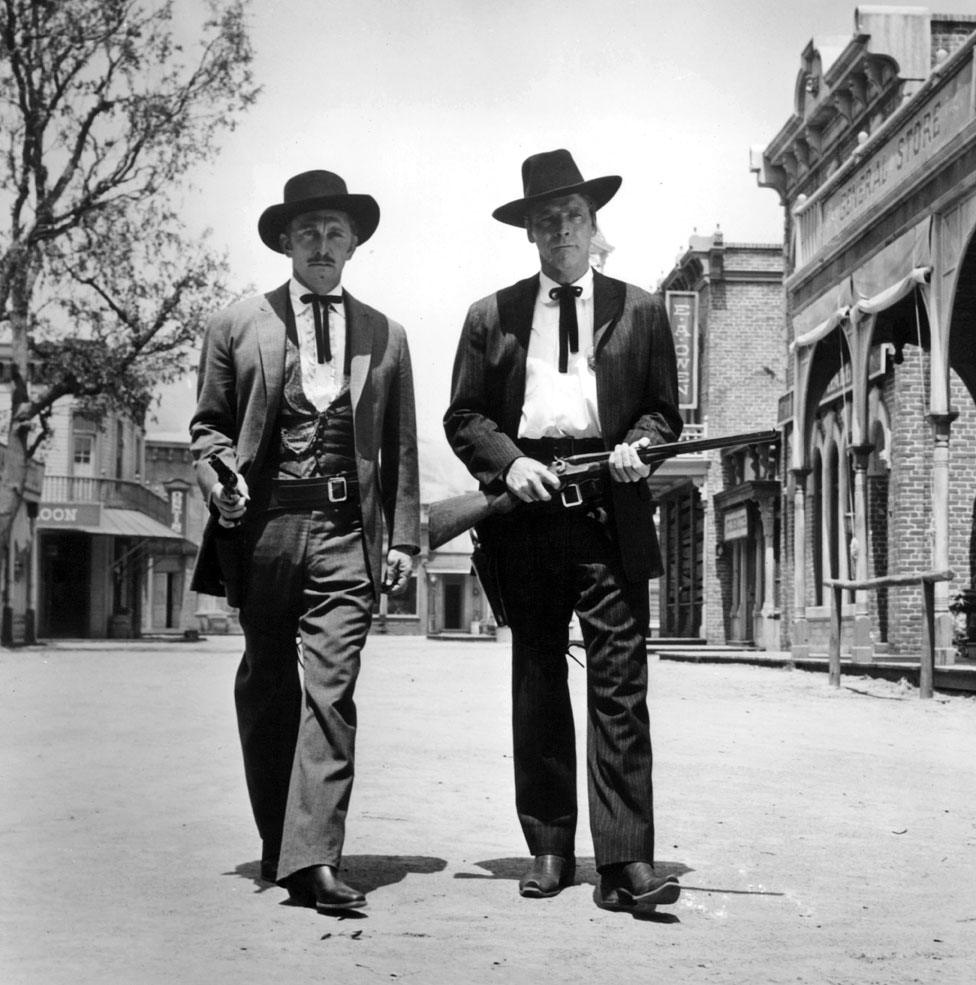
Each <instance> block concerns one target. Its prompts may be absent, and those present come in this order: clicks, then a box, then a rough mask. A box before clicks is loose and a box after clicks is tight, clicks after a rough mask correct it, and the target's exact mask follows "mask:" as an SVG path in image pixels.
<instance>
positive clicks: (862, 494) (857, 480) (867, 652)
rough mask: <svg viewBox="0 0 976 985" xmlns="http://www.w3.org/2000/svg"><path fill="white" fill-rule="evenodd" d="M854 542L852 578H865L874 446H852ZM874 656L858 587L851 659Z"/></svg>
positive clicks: (864, 660) (863, 599)
mask: <svg viewBox="0 0 976 985" xmlns="http://www.w3.org/2000/svg"><path fill="white" fill-rule="evenodd" d="M851 451H852V452H853V456H854V530H853V533H854V542H853V544H851V554H852V555H853V557H852V558H851V562H852V563H851V567H852V569H853V572H852V577H853V580H854V581H865V580H866V579H867V578H868V547H869V544H868V494H867V474H868V459H869V458H870V457H871V453H872V452H873V451H874V445H854V446H853V447H852V448H851ZM873 659H874V642H873V640H872V639H871V616H870V614H869V612H868V593H867V590H866V589H863V588H859V589H857V590H856V591H855V593H854V639H853V640H852V642H851V660H853V661H854V662H855V663H857V662H860V663H870V662H871V661H872V660H873Z"/></svg>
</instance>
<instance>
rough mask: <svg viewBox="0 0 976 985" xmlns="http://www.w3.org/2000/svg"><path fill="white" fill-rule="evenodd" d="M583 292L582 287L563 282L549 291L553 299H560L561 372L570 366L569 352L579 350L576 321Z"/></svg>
mask: <svg viewBox="0 0 976 985" xmlns="http://www.w3.org/2000/svg"><path fill="white" fill-rule="evenodd" d="M582 293H583V288H582V287H577V286H575V285H573V284H561V285H560V286H559V287H554V288H552V290H551V291H550V292H549V297H550V298H552V300H553V301H559V372H560V373H565V372H566V371H567V369H568V368H569V355H568V354H567V351H566V350H567V348H568V349H569V352H579V325H578V324H577V321H576V299H577V298H578V297H579V296H580V295H581V294H582Z"/></svg>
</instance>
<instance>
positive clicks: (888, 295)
mask: <svg viewBox="0 0 976 985" xmlns="http://www.w3.org/2000/svg"><path fill="white" fill-rule="evenodd" d="M931 233H932V219H931V218H930V217H929V218H926V219H924V220H923V221H922V222H920V223H919V224H918V225H917V226H915V227H914V228H913V229H910V230H909V231H908V232H906V233H904V234H903V235H901V236H899V237H898V239H896V240H895V241H894V242H893V243H890V244H889V245H888V246H886V247H885V248H884V249H883V250H881V251H880V252H879V253H876V254H875V255H874V256H873V257H871V258H870V259H869V260H867V261H865V263H863V264H862V265H861V266H859V267H858V268H857V269H856V270H855V271H854V272H853V273H852V274H851V275H850V276H849V277H845V278H844V280H843V281H841V282H840V283H838V284H835V285H834V286H833V287H832V288H830V290H828V291H826V292H824V293H823V294H822V295H821V296H820V297H819V298H817V300H816V301H814V302H813V303H812V304H810V305H808V306H807V307H806V308H804V309H803V311H802V312H799V313H797V314H796V315H795V316H794V318H793V332H794V341H793V342H792V343H791V345H790V351H791V352H794V351H795V350H797V349H804V348H807V347H809V346H812V345H814V344H815V343H817V342H819V341H820V340H821V339H824V338H826V337H827V336H828V335H830V333H831V332H832V331H833V330H834V329H835V328H837V326H838V325H840V324H841V323H842V322H844V321H845V320H847V319H850V320H852V321H855V322H856V321H858V320H859V319H860V318H862V317H863V316H865V315H874V314H877V313H878V312H879V311H884V310H885V308H890V307H891V306H892V305H893V304H897V303H898V302H899V301H900V300H901V299H902V298H904V297H905V296H906V295H908V294H909V293H911V291H912V290H914V289H915V287H916V286H917V285H918V284H922V283H926V282H927V280H928V277H929V275H930V274H931V271H932V243H931Z"/></svg>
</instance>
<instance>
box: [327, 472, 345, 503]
mask: <svg viewBox="0 0 976 985" xmlns="http://www.w3.org/2000/svg"><path fill="white" fill-rule="evenodd" d="M327 492H328V495H329V502H330V503H344V502H345V501H346V500H347V499H348V498H349V484H348V483H347V482H346V477H345V476H344V475H334V476H331V477H330V478H329V485H328V488H327Z"/></svg>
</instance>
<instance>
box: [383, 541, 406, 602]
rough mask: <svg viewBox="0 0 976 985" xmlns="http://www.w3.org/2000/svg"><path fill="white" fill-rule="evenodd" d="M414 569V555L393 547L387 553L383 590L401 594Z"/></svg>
mask: <svg viewBox="0 0 976 985" xmlns="http://www.w3.org/2000/svg"><path fill="white" fill-rule="evenodd" d="M412 571H413V555H411V554H407V553H406V551H401V550H398V549H397V548H396V547H391V548H390V550H389V552H388V553H387V555H386V573H385V574H384V575H383V590H384V591H385V592H388V593H389V594H390V595H399V594H400V593H401V592H403V591H404V590H405V589H406V587H407V583H408V582H409V581H410V573H411V572H412Z"/></svg>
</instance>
